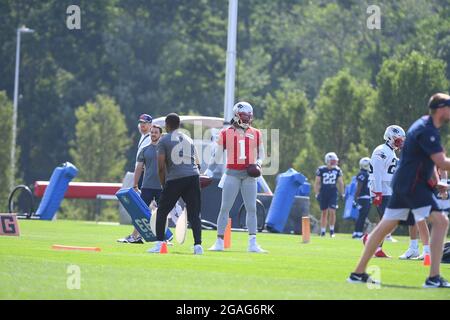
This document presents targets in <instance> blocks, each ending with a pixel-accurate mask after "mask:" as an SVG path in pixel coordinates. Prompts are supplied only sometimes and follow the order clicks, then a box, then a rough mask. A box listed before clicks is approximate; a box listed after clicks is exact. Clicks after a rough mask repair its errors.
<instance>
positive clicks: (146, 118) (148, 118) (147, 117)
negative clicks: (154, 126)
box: [139, 113, 153, 123]
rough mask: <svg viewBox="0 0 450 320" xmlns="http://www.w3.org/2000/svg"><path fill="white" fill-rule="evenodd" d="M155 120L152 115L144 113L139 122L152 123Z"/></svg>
mask: <svg viewBox="0 0 450 320" xmlns="http://www.w3.org/2000/svg"><path fill="white" fill-rule="evenodd" d="M152 121H153V119H152V117H151V116H150V115H148V114H146V113H144V114H141V115H140V116H139V122H147V123H152Z"/></svg>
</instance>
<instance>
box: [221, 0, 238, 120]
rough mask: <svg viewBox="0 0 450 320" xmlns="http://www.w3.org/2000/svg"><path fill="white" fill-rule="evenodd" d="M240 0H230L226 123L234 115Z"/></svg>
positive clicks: (226, 75)
mask: <svg viewBox="0 0 450 320" xmlns="http://www.w3.org/2000/svg"><path fill="white" fill-rule="evenodd" d="M237 17H238V0H229V4H228V43H227V66H226V70H225V98H224V107H223V117H224V124H225V125H226V124H229V122H230V121H231V118H232V117H233V112H232V111H233V110H232V109H233V105H234V85H235V77H236V36H237Z"/></svg>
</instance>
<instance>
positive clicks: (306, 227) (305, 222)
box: [302, 216, 311, 243]
mask: <svg viewBox="0 0 450 320" xmlns="http://www.w3.org/2000/svg"><path fill="white" fill-rule="evenodd" d="M310 235H311V229H310V221H309V216H308V217H302V239H303V243H309V241H310Z"/></svg>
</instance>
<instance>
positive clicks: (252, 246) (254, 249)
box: [248, 240, 268, 253]
mask: <svg viewBox="0 0 450 320" xmlns="http://www.w3.org/2000/svg"><path fill="white" fill-rule="evenodd" d="M248 252H255V253H268V251H266V250H264V249H263V248H261V247H260V246H259V245H258V244H257V243H256V241H252V240H250V241H249V242H248Z"/></svg>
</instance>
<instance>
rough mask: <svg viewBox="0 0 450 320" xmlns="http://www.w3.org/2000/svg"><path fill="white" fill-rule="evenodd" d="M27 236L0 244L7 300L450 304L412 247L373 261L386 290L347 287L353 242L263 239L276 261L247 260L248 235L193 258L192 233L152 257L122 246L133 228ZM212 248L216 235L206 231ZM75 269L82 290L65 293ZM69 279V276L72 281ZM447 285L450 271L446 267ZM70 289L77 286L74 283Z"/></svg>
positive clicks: (356, 251)
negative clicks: (407, 253)
mask: <svg viewBox="0 0 450 320" xmlns="http://www.w3.org/2000/svg"><path fill="white" fill-rule="evenodd" d="M19 223H20V231H21V236H20V237H19V238H17V237H1V238H0V298H1V299H218V300H225V299H352V300H354V299H450V290H445V289H422V288H421V286H422V284H423V282H424V280H425V277H426V275H427V271H428V268H427V267H424V266H423V265H422V263H421V262H419V261H400V260H399V259H398V258H397V257H398V256H399V255H400V254H402V253H403V251H404V250H406V248H407V246H408V239H407V238H405V237H398V239H399V240H400V241H399V242H398V243H390V242H387V243H386V244H385V248H386V251H387V252H388V253H390V254H391V255H393V257H394V258H393V259H374V260H372V261H371V266H375V267H378V268H379V270H380V271H379V272H380V278H381V281H382V282H383V285H382V286H381V288H378V289H377V288H372V289H369V288H368V287H367V286H365V285H359V284H348V283H346V278H347V276H348V275H349V272H350V271H351V270H352V269H353V268H354V266H355V264H356V262H357V259H358V257H359V255H360V253H361V250H362V244H361V242H360V241H357V240H352V239H351V238H350V235H348V234H338V235H337V237H336V238H334V239H331V238H329V237H327V238H319V237H317V236H313V237H312V241H311V243H310V244H301V243H300V240H301V239H300V236H296V235H281V234H267V233H264V234H259V235H258V242H259V243H260V244H261V246H262V247H263V248H265V249H267V250H269V251H270V253H269V254H265V255H264V254H250V253H247V252H246V245H247V235H246V234H245V233H242V232H233V234H232V248H231V249H230V250H229V251H228V252H222V253H220V252H208V251H206V250H205V254H204V255H203V256H194V255H193V254H192V253H191V252H192V233H191V230H188V232H189V233H188V237H187V241H186V243H185V244H184V245H182V246H180V245H177V244H176V243H175V245H174V246H173V247H170V246H169V254H167V255H160V254H156V255H155V254H148V253H146V250H147V249H148V248H149V247H150V245H149V244H144V245H130V244H120V243H117V242H116V239H118V238H121V237H123V236H126V235H127V234H129V233H130V231H131V228H130V227H129V226H112V225H102V224H96V223H94V222H74V221H61V220H60V221H54V222H45V221H23V220H21V221H20V222H19ZM203 238H204V243H203V246H204V248H205V249H207V248H208V247H209V246H211V245H212V244H213V242H214V239H215V232H213V231H204V232H203ZM54 244H61V245H71V246H89V247H100V248H101V249H102V251H101V252H77V251H75V252H74V251H57V250H53V249H51V246H52V245H54ZM71 265H76V266H78V267H79V270H80V278H81V287H80V289H72V290H71V289H68V287H67V283H68V277H71V275H72V274H71V273H70V272H71V271H70V270H73V269H70V268H68V267H69V266H71ZM68 271H69V273H68ZM442 275H443V276H444V277H446V278H447V279H450V265H448V264H443V265H442ZM69 283H70V281H69Z"/></svg>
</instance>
